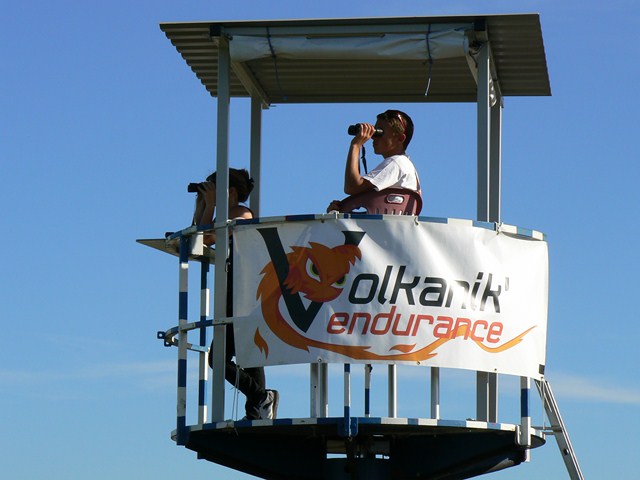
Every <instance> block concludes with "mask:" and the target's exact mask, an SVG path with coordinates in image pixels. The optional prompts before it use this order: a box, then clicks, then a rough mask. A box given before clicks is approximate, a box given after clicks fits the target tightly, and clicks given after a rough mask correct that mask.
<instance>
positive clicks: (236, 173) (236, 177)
mask: <svg viewBox="0 0 640 480" xmlns="http://www.w3.org/2000/svg"><path fill="white" fill-rule="evenodd" d="M207 182H212V183H216V172H213V173H212V174H211V175H209V176H208V177H207ZM231 187H233V188H235V189H236V192H238V201H239V202H246V201H247V198H249V194H250V193H251V191H252V190H253V178H251V177H250V176H249V172H247V171H246V170H245V169H244V168H242V169H238V168H230V169H229V188H231Z"/></svg>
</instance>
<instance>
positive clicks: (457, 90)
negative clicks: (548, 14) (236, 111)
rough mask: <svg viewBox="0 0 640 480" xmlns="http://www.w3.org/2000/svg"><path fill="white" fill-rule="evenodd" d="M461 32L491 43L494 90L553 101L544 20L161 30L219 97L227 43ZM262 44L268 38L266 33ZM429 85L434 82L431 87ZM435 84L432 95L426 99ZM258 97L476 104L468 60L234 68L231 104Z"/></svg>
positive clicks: (196, 25)
mask: <svg viewBox="0 0 640 480" xmlns="http://www.w3.org/2000/svg"><path fill="white" fill-rule="evenodd" d="M447 24H451V25H458V26H460V25H463V26H464V27H463V28H465V30H466V31H467V32H468V33H467V38H469V41H470V44H471V45H473V43H474V41H476V40H477V41H484V40H485V39H486V38H488V40H489V43H490V47H491V55H492V60H493V66H492V72H493V79H494V84H495V85H497V86H498V88H499V90H500V93H501V94H502V95H503V96H548V95H551V87H550V84H549V75H548V71H547V63H546V58H545V51H544V44H543V40H542V31H541V27H540V18H539V15H538V14H507V15H464V16H436V17H395V18H364V19H363V18H360V19H314V20H262V21H229V22H186V23H162V24H160V28H161V30H162V31H163V32H164V33H165V34H166V36H167V37H168V38H169V40H170V41H171V43H172V44H173V45H174V46H175V47H176V49H177V50H178V52H179V53H180V54H181V55H182V57H183V58H184V60H185V61H186V62H187V64H188V65H189V67H191V69H192V70H193V72H194V73H195V74H196V76H197V77H198V79H200V81H201V82H202V84H203V85H204V86H205V88H206V89H207V91H208V92H209V93H210V94H211V95H212V96H213V97H216V96H217V93H218V86H217V81H218V77H217V75H218V45H219V35H220V34H221V32H224V34H228V35H232V36H233V35H242V34H251V32H254V33H255V32H269V34H270V35H278V34H282V33H283V32H289V33H292V32H293V33H296V34H300V35H316V36H318V35H324V36H333V37H336V36H345V37H348V36H350V35H351V36H354V35H355V36H362V35H367V34H370V35H371V34H373V35H382V34H390V33H404V32H421V33H425V34H426V33H427V32H428V31H429V25H432V27H433V26H439V27H442V26H444V25H447ZM260 35H262V36H263V37H264V36H265V35H266V33H260ZM429 78H430V82H429ZM427 84H429V89H428V94H427V95H425V92H426V90H427ZM252 94H254V95H259V96H260V97H262V100H263V102H264V103H265V104H282V103H345V102H346V103H350V102H475V101H476V100H477V94H476V82H475V80H474V76H473V74H472V70H471V69H470V66H469V62H468V58H467V57H464V56H463V57H455V58H445V59H437V60H434V61H433V63H432V65H431V66H430V65H429V62H428V61H426V60H425V59H424V58H422V59H403V60H398V59H393V57H391V58H384V59H376V60H371V59H368V60H357V59H313V60H312V59H291V58H279V57H277V56H276V58H275V59H274V58H273V57H268V58H261V59H255V60H250V61H246V62H243V63H242V64H239V63H234V62H232V69H231V75H230V95H231V97H248V96H251V95H252Z"/></svg>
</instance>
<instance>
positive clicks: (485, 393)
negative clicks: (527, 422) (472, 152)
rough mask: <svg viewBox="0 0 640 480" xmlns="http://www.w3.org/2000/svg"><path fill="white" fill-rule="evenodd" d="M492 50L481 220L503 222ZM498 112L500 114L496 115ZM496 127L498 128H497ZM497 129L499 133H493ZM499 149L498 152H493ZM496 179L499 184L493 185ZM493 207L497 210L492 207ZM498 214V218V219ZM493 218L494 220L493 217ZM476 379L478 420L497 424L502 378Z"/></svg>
mask: <svg viewBox="0 0 640 480" xmlns="http://www.w3.org/2000/svg"><path fill="white" fill-rule="evenodd" d="M490 59H491V55H490V49H489V43H484V44H483V45H482V47H481V48H480V52H479V54H478V112H477V115H478V183H477V185H478V187H477V188H478V196H477V219H478V220H479V221H483V222H488V221H499V212H500V207H499V205H500V151H501V149H500V147H499V142H500V129H499V126H500V125H501V121H502V119H501V116H500V115H499V113H500V107H499V106H498V108H497V109H496V110H493V111H492V108H491V100H490V76H491V69H490ZM496 112H497V113H496ZM496 127H498V128H497V129H496ZM492 129H496V130H497V132H493V131H492ZM494 149H495V151H493V150H494ZM492 180H494V181H496V180H497V183H492ZM492 207H493V208H492ZM496 215H497V216H498V218H497V219H496ZM492 217H493V218H492ZM476 376H477V378H476V394H477V398H476V419H477V420H480V421H489V422H496V421H497V417H498V377H497V375H496V374H495V373H486V372H478V373H477V375H476Z"/></svg>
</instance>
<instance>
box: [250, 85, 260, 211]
mask: <svg viewBox="0 0 640 480" xmlns="http://www.w3.org/2000/svg"><path fill="white" fill-rule="evenodd" d="M261 142H262V101H261V100H260V98H258V97H257V96H253V97H251V150H250V152H249V156H250V162H251V166H250V169H251V177H252V178H253V180H254V182H255V183H254V184H253V192H252V193H251V196H250V197H249V198H250V199H251V200H250V202H249V205H250V206H251V210H253V213H254V214H255V215H256V217H259V216H260V203H261V202H260V195H261V190H262V189H261V187H262V178H261V177H262V175H261V173H262V169H261V162H262V160H261V158H262V155H261V148H260V146H261Z"/></svg>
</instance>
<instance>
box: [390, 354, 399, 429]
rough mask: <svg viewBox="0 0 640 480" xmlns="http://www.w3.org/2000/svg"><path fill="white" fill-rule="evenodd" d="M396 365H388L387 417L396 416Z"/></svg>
mask: <svg viewBox="0 0 640 480" xmlns="http://www.w3.org/2000/svg"><path fill="white" fill-rule="evenodd" d="M396 372H397V370H396V366H395V365H389V417H390V418H396V417H397V416H398V379H397V377H396Z"/></svg>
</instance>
